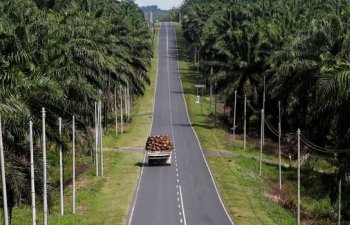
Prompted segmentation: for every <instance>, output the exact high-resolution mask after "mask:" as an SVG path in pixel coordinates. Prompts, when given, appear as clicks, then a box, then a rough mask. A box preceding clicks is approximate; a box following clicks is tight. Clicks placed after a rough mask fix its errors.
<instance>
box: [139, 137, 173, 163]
mask: <svg viewBox="0 0 350 225" xmlns="http://www.w3.org/2000/svg"><path fill="white" fill-rule="evenodd" d="M173 149H174V145H173V143H172V141H171V139H170V137H169V136H168V135H164V134H161V135H154V136H150V137H148V139H147V142H146V147H145V150H146V159H145V163H146V164H148V165H153V164H155V163H160V164H166V165H171V155H172V151H173Z"/></svg>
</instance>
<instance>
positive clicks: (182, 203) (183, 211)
mask: <svg viewBox="0 0 350 225" xmlns="http://www.w3.org/2000/svg"><path fill="white" fill-rule="evenodd" d="M180 199H181V208H182V214H183V218H184V223H185V225H186V224H187V223H186V215H185V209H184V200H183V198H182V190H181V185H180Z"/></svg>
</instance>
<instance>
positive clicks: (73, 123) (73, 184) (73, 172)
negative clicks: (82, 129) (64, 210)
mask: <svg viewBox="0 0 350 225" xmlns="http://www.w3.org/2000/svg"><path fill="white" fill-rule="evenodd" d="M72 129H73V138H72V139H73V140H72V141H73V149H72V150H73V151H72V161H73V170H72V176H73V182H72V188H73V191H72V193H73V194H72V210H73V214H75V117H74V116H73V122H72Z"/></svg>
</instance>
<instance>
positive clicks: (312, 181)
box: [174, 24, 350, 225]
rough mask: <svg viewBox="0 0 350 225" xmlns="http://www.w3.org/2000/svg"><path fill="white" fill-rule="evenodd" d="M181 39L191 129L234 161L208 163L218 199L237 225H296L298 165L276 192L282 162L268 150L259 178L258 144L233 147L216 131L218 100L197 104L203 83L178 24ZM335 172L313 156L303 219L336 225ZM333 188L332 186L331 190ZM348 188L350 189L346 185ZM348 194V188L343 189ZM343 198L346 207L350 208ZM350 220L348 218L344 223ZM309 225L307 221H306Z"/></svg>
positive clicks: (224, 134)
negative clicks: (198, 85)
mask: <svg viewBox="0 0 350 225" xmlns="http://www.w3.org/2000/svg"><path fill="white" fill-rule="evenodd" d="M174 25H175V27H176V30H177V39H178V47H179V56H180V62H179V65H180V73H181V79H182V82H183V87H184V92H185V98H186V102H187V106H188V111H189V115H190V118H191V122H192V125H193V127H194V129H195V131H196V133H197V135H198V137H199V140H200V142H201V145H202V147H203V149H208V150H211V151H219V152H231V153H234V154H235V155H236V156H234V157H230V158H223V157H209V158H208V161H209V165H210V167H211V170H212V172H213V175H214V177H215V180H216V183H217V185H218V188H219V191H220V194H221V196H222V198H223V200H224V202H225V204H226V206H227V208H228V209H229V211H230V214H231V215H232V217H233V218H234V220H235V222H236V223H237V224H243V225H249V224H252V225H253V224H254V225H255V224H295V223H296V221H295V218H296V216H295V210H296V192H297V191H296V185H297V182H296V180H297V178H296V169H295V167H296V161H295V160H292V162H289V159H288V158H283V160H282V162H283V164H286V165H289V164H290V165H291V167H290V168H289V167H284V168H283V171H282V174H283V189H282V191H280V190H279V186H278V166H277V164H278V158H277V157H276V156H275V155H273V154H271V151H267V150H265V151H264V153H263V159H265V160H266V161H269V163H263V167H262V168H263V170H262V173H263V176H262V177H260V176H259V174H258V173H259V166H258V161H257V160H256V158H259V157H260V152H259V151H257V147H256V146H255V145H256V144H254V142H253V143H248V144H247V150H243V142H242V140H236V141H235V143H234V144H232V139H231V138H232V136H231V134H230V133H229V131H228V129H227V128H225V129H224V128H223V127H222V123H221V122H220V121H216V127H214V120H213V117H212V115H213V112H214V100H212V102H210V98H209V97H204V98H203V99H201V104H195V99H196V93H195V88H194V84H195V83H200V75H199V74H198V73H197V72H195V71H196V69H195V67H194V65H193V63H192V62H191V61H190V60H189V59H188V57H187V55H188V46H187V43H186V41H185V40H184V38H183V37H182V31H181V28H180V26H179V25H178V24H174ZM334 171H335V166H334V164H332V163H331V162H330V161H329V160H326V159H325V158H323V157H315V156H311V157H310V160H309V163H308V164H306V165H305V166H304V167H303V168H302V178H301V179H302V181H303V182H302V188H301V193H302V204H301V206H302V216H303V218H304V219H305V220H308V222H314V223H315V224H332V223H333V224H334V222H335V221H336V205H335V204H331V203H330V202H331V201H330V197H329V193H330V189H331V186H332V183H331V181H332V179H333V178H334V177H333V176H334V175H333V173H334ZM333 186H334V185H333ZM344 186H346V187H347V186H349V184H348V183H347V184H345V185H344ZM343 189H344V188H343ZM349 194H350V193H349V191H345V192H344V196H343V203H344V207H346V206H347V205H349V203H348V200H347V198H346V197H347V196H349ZM344 219H346V218H344ZM305 222H306V221H305Z"/></svg>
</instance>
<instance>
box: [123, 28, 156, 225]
mask: <svg viewBox="0 0 350 225" xmlns="http://www.w3.org/2000/svg"><path fill="white" fill-rule="evenodd" d="M159 36H160V29H159V31H158V43H157V45H158V46H159V39H160V38H159ZM157 61H158V62H157V63H158V65H159V57H158V60H157ZM158 75H159V67H157V79H156V83H155V89H154V94H153V96H154V97H153V112H152V121H151V126H150V129H149V131H148V135H151V132H152V128H153V119H154V109H155V107H156V95H157V89H158V88H157V84H158ZM145 162H146V153H145V154H144V156H143V162H142V163H143V165H145ZM142 174H143V167H142V168H141V172H140V176H139V181H138V183H137V188H136V192H135V194H134V195H135V198H134V202H133V205H132V208H131V213H130V217H129V223H128V225H131V222H132V218H133V216H134V211H135V205H136V200H137V197H138V195H139V190H140V184H141V179H142Z"/></svg>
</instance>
